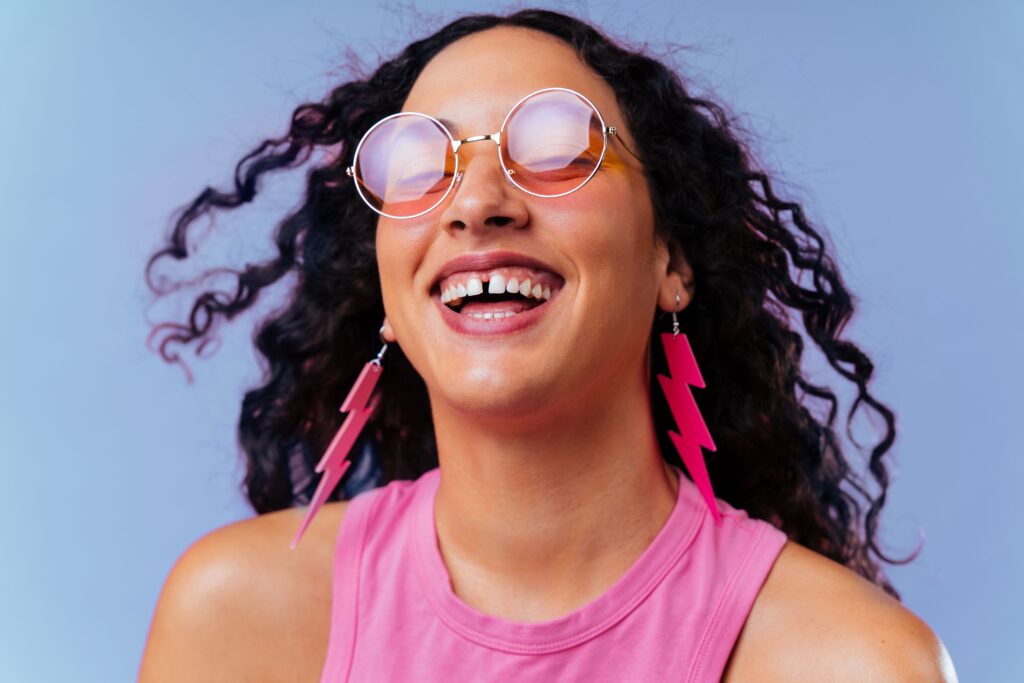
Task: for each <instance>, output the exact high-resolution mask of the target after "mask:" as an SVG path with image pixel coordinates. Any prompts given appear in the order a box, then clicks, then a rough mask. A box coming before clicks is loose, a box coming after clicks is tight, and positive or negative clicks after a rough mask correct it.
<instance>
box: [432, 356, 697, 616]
mask: <svg viewBox="0 0 1024 683" xmlns="http://www.w3.org/2000/svg"><path fill="white" fill-rule="evenodd" d="M636 374H637V375H638V377H637V378H636V379H635V380H633V381H619V382H615V383H613V382H610V383H609V385H610V386H609V388H608V390H606V391H599V392H594V394H593V395H592V396H591V397H590V398H589V399H588V400H587V401H585V402H583V401H581V402H576V403H575V404H574V406H573V409H572V411H571V412H569V411H562V412H561V413H560V414H557V415H551V416H548V417H547V418H545V419H524V420H522V421H519V422H518V423H517V425H516V426H515V428H514V429H513V428H510V429H495V427H494V424H493V423H491V424H483V423H480V422H477V421H474V420H473V419H471V418H467V417H466V416H465V415H463V414H458V413H455V412H452V411H448V410H446V409H445V408H444V407H443V406H438V405H435V406H434V408H433V412H434V423H435V433H436V434H437V446H438V459H439V464H440V469H441V481H440V484H439V488H438V491H437V498H436V501H435V522H436V526H437V533H438V545H439V548H440V551H441V555H442V557H443V558H444V561H445V564H446V566H447V568H448V572H449V575H450V577H451V580H452V587H453V589H454V591H455V593H456V594H457V595H458V596H459V597H460V598H461V599H462V600H463V601H464V602H466V603H467V604H470V605H472V606H474V607H476V608H477V609H479V610H480V611H483V612H485V613H489V614H494V615H497V616H502V617H505V618H509V619H515V620H520V621H540V620H546V619H551V618H555V617H557V616H560V615H561V614H565V613H568V612H571V611H573V610H574V609H576V608H578V607H580V606H582V605H584V604H587V603H588V602H590V601H591V600H593V599H594V598H596V597H598V596H599V595H600V594H601V593H603V592H604V591H605V590H607V589H608V588H609V587H610V586H611V585H612V584H614V583H615V581H617V580H618V579H619V578H620V577H621V576H622V575H623V574H624V573H625V572H626V571H627V570H628V569H629V568H630V567H631V566H632V565H633V564H634V563H635V562H636V560H637V559H638V558H639V556H640V555H641V554H642V553H643V551H644V550H645V549H646V548H647V546H649V545H650V543H651V541H652V540H653V539H654V537H655V536H656V535H657V533H658V532H659V531H660V530H661V528H662V527H663V526H664V524H665V522H666V521H667V519H668V517H669V515H670V514H671V512H672V509H673V507H674V506H675V501H676V496H677V491H678V486H679V482H678V480H677V477H676V474H675V473H674V472H673V471H672V470H671V468H669V467H668V465H666V464H665V462H664V460H663V459H662V457H661V453H660V451H659V449H658V444H657V439H656V435H655V430H654V424H653V420H652V418H651V410H650V403H649V397H648V396H649V395H648V392H647V381H646V378H645V376H644V375H641V374H640V373H636ZM618 379H619V380H623V378H618Z"/></svg>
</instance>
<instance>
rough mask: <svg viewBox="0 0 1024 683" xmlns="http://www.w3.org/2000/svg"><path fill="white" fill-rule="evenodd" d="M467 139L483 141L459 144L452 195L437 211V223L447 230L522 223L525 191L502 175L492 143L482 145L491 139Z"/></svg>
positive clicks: (523, 224)
mask: <svg viewBox="0 0 1024 683" xmlns="http://www.w3.org/2000/svg"><path fill="white" fill-rule="evenodd" d="M471 141H472V142H481V143H483V144H477V145H466V144H463V145H460V147H459V150H458V154H459V172H458V175H457V176H456V178H455V187H453V188H452V198H451V199H450V200H449V201H448V202H447V203H446V205H445V207H444V211H443V212H442V213H441V217H440V219H441V225H442V226H443V227H444V229H445V230H447V231H448V232H450V233H456V232H458V231H462V230H469V231H485V232H486V231H488V230H489V229H491V228H501V227H509V228H520V227H523V226H525V225H526V224H527V222H528V221H529V212H528V211H527V207H526V203H525V193H523V192H520V191H518V190H517V189H516V188H515V186H514V185H512V183H511V182H510V181H509V180H508V178H506V177H505V170H504V169H503V168H502V166H501V161H500V160H499V159H498V148H497V146H496V144H494V145H489V144H486V142H488V141H490V142H494V141H493V140H489V139H486V138H485V139H479V140H476V139H474V140H471ZM470 150H472V151H470Z"/></svg>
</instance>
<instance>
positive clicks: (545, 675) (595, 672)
mask: <svg viewBox="0 0 1024 683" xmlns="http://www.w3.org/2000/svg"><path fill="white" fill-rule="evenodd" d="M676 469H677V471H678V468H676ZM439 481H440V470H439V469H437V468H435V469H432V470H430V471H428V472H426V473H424V474H423V475H422V476H421V477H420V478H419V479H416V480H414V481H409V480H401V481H393V482H391V483H389V484H388V485H386V486H383V487H380V488H376V489H372V490H369V491H365V492H363V493H361V494H360V495H358V496H356V497H355V498H353V499H352V500H351V501H350V502H349V505H348V509H347V510H346V511H345V514H344V515H343V517H342V522H341V525H340V527H339V531H338V536H337V543H336V546H335V552H334V573H333V582H334V583H333V588H332V591H333V593H332V606H331V631H330V638H329V644H328V649H327V660H326V662H325V664H324V669H323V674H322V677H321V679H320V680H321V683H326V682H328V681H329V682H330V683H341V682H342V681H352V682H358V683H364V682H367V681H371V682H375V683H376V682H392V681H402V682H403V683H408V682H409V681H416V682H417V683H440V682H442V681H443V682H444V683H450V682H451V681H545V682H546V681H587V682H588V683H602V682H605V681H615V683H621V682H622V681H664V680H670V679H671V680H675V681H688V682H691V683H692V682H695V681H700V682H703V681H718V680H719V679H720V678H721V676H722V672H723V670H724V669H725V665H726V662H727V660H728V658H729V654H730V653H731V651H732V648H733V645H734V644H735V642H736V639H737V638H738V637H739V633H740V629H741V628H742V626H743V623H744V621H745V620H746V618H747V614H748V613H749V612H750V608H751V607H752V605H753V603H754V599H755V598H756V597H757V594H758V592H759V591H760V589H761V586H762V584H763V583H764V580H765V578H766V577H767V575H768V572H769V571H770V569H771V567H772V565H773V564H774V562H775V558H776V557H777V556H778V554H779V552H780V551H781V550H782V546H783V545H784V544H785V542H786V535H785V534H784V533H783V532H782V531H780V530H778V529H776V528H775V527H774V526H772V525H771V524H769V523H768V522H765V521H762V520H758V519H753V518H751V517H749V516H748V515H747V513H746V512H745V511H743V510H739V509H735V508H733V507H731V506H730V505H729V504H728V503H726V502H725V501H723V500H721V499H719V503H718V504H719V510H720V511H721V513H722V517H723V520H722V522H721V524H719V525H718V526H716V525H715V522H714V519H713V518H712V517H711V513H710V512H709V511H708V508H707V506H706V504H705V503H704V500H703V498H701V496H700V493H699V492H698V490H697V488H696V486H695V485H694V484H693V482H691V481H690V480H689V479H687V478H686V477H685V476H684V475H682V473H681V472H680V478H679V484H680V485H679V495H678V496H677V499H676V504H675V507H674V508H673V510H672V513H671V514H670V516H669V518H668V520H667V521H666V523H665V524H664V526H663V527H662V528H661V530H660V531H659V532H658V534H657V535H656V536H655V538H654V540H653V541H652V542H651V544H650V545H649V546H648V547H647V549H646V550H645V551H644V552H643V553H642V554H641V555H640V557H639V558H638V559H637V560H636V562H635V563H634V564H633V566H632V567H631V568H630V569H629V570H628V571H627V572H626V573H625V574H624V575H623V576H622V577H620V578H619V580H618V581H617V582H616V583H615V584H614V585H612V586H611V588H609V589H608V590H607V591H605V593H604V594H602V595H601V596H599V597H598V598H596V599H595V600H593V601H592V602H590V603H589V604H587V605H584V606H583V607H580V608H579V609H577V610H576V611H574V612H572V613H570V614H567V615H564V616H561V617H558V618H557V619H553V620H550V621H544V622H533V623H529V622H516V621H509V620H507V619H501V618H498V617H495V616H491V615H488V614H485V613H483V612H480V611H478V610H476V609H475V608H473V607H471V606H469V605H468V604H466V603H464V602H462V600H461V599H460V598H459V597H458V596H457V595H456V594H455V593H454V591H453V590H452V588H451V583H450V580H449V577H448V570H447V568H446V566H445V564H444V561H443V559H442V557H441V552H440V550H439V549H438V546H437V535H436V530H435V526H434V494H435V492H436V490H437V486H438V482H439Z"/></svg>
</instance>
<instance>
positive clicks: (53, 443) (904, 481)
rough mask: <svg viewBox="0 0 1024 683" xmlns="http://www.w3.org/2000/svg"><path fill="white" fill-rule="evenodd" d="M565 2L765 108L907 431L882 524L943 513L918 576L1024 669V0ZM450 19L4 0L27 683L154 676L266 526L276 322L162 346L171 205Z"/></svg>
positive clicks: (247, 233)
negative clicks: (157, 619)
mask: <svg viewBox="0 0 1024 683" xmlns="http://www.w3.org/2000/svg"><path fill="white" fill-rule="evenodd" d="M854 5H855V6H854ZM424 6H426V5H425V4H424ZM447 6H448V7H449V9H448V10H446V13H445V15H444V18H446V19H447V18H452V17H453V16H454V15H455V13H456V12H458V11H462V10H468V9H476V10H478V9H481V8H500V7H502V6H501V5H489V4H487V3H447ZM549 6H552V7H554V8H561V9H565V10H568V11H571V12H575V13H577V14H580V15H582V16H583V17H588V18H590V19H592V20H594V21H596V22H598V23H599V24H601V25H603V26H605V27H607V28H608V29H609V31H610V32H612V33H613V34H616V35H619V36H624V37H626V38H631V39H634V40H636V41H638V42H639V41H641V40H648V41H650V42H651V43H652V44H653V45H654V46H656V47H657V46H658V45H663V44H664V43H665V42H666V41H674V42H679V43H686V44H690V45H692V46H694V49H690V50H685V51H683V52H680V53H679V58H680V59H681V60H682V61H683V62H684V63H685V64H686V69H687V74H688V75H689V76H690V78H691V79H693V83H694V87H695V89H696V92H697V93H698V94H709V92H710V91H709V88H713V89H714V92H713V93H711V94H712V95H713V96H715V97H718V98H719V99H720V100H722V101H723V102H724V103H725V104H726V105H727V106H729V107H730V108H731V109H732V110H733V111H735V112H736V113H738V114H740V115H742V116H743V120H744V122H745V123H746V124H747V125H748V126H749V127H750V128H751V129H752V130H753V131H754V132H755V133H756V135H757V136H758V140H759V142H758V144H757V148H756V149H757V151H758V152H759V154H760V155H761V158H762V160H763V161H764V163H765V164H766V165H767V167H768V168H769V170H770V171H772V172H779V171H780V170H781V176H780V178H781V179H782V180H785V181H786V184H780V185H779V186H778V189H779V191H780V192H785V193H787V196H788V197H791V198H794V199H797V200H798V201H801V202H803V203H804V207H805V210H806V212H807V215H808V216H809V218H810V219H811V220H812V221H813V222H814V223H815V224H816V225H818V226H823V227H824V229H826V230H828V231H829V232H830V233H831V235H832V239H833V241H834V242H835V244H836V247H837V250H838V254H839V259H840V262H841V265H842V268H843V273H844V275H845V277H846V279H847V282H848V285H849V286H850V288H851V289H852V291H853V292H854V293H855V294H856V295H857V296H858V298H859V301H860V305H859V309H858V313H857V315H856V317H855V318H854V320H853V322H852V324H851V325H850V327H849V328H848V336H849V337H850V338H851V339H853V340H854V341H856V342H858V343H859V344H861V345H862V347H863V348H864V349H865V351H866V352H867V353H868V354H869V355H870V356H871V358H872V359H873V360H874V361H875V363H876V379H875V381H874V383H873V388H874V391H875V393H876V395H877V396H878V397H880V398H881V399H882V400H883V401H886V402H887V403H889V404H890V405H891V406H892V407H893V408H894V409H895V410H896V413H897V415H898V420H899V430H900V432H899V436H898V439H897V441H896V444H895V447H894V450H893V451H891V452H890V456H892V458H893V459H892V460H891V462H894V463H895V465H894V467H893V472H894V476H895V477H896V479H895V483H894V485H893V486H892V487H891V489H890V492H889V504H888V505H887V507H886V512H885V515H884V517H883V520H884V522H885V525H886V526H885V537H886V539H887V540H888V541H889V545H890V547H891V548H892V550H893V552H894V553H895V554H897V555H901V554H903V553H905V552H906V551H909V550H910V549H911V548H912V547H913V546H914V544H915V542H916V540H917V529H918V527H921V528H923V529H924V533H925V546H924V551H923V553H922V554H921V556H920V559H919V560H918V561H917V562H915V563H914V564H912V565H911V566H910V567H908V568H892V569H890V570H889V571H890V576H891V577H892V579H893V580H894V581H895V583H896V585H897V588H898V589H900V590H901V591H902V593H903V595H904V598H905V603H906V604H907V606H908V607H910V608H911V609H912V610H914V611H915V612H916V613H918V614H919V615H921V616H922V617H923V618H924V619H925V620H926V621H927V622H928V623H929V624H930V625H931V626H932V627H933V628H934V629H935V630H936V632H938V633H939V635H940V636H941V637H942V638H943V640H944V641H945V643H946V644H947V646H948V647H949V650H950V651H951V653H952V655H953V658H954V661H955V663H956V665H957V668H958V671H959V673H960V675H961V678H962V679H963V680H965V681H1011V680H1016V681H1019V680H1024V648H1022V647H1021V645H1022V644H1024V619H1022V618H1021V613H1022V608H1024V600H1022V595H1024V590H1022V588H1021V576H1022V564H1024V563H1022V552H1024V551H1022V550H1021V541H1022V534H1021V523H1022V521H1024V519H1022V514H1021V507H1020V498H1021V496H1020V491H1021V480H1022V477H1024V464H1022V459H1021V447H1020V425H1021V418H1020V409H1021V407H1022V402H1021V400H1020V398H1019V397H1020V384H1021V380H1022V379H1024V373H1022V361H1021V349H1022V348H1024V334H1022V330H1024V326H1022V324H1021V319H1020V316H1021V312H1022V306H1021V300H1022V297H1024V286H1022V282H1024V235H1022V225H1024V223H1022V218H1024V208H1022V206H1024V205H1022V203H1021V200H1020V198H1021V196H1022V195H1024V172H1022V170H1021V165H1022V163H1024V134H1022V132H1021V126H1022V125H1024V81H1022V80H1021V74H1022V73H1024V4H1021V3H1017V2H1013V1H1012V0H1007V1H1006V2H979V3H970V4H968V3H952V2H948V3H947V2H919V3H907V2H875V3H863V2H862V3H844V4H843V5H842V6H841V5H840V4H839V3H821V2H772V3H766V2H756V1H748V2H716V3H710V2H699V3H698V2H667V1H665V2H650V1H648V2H643V1H640V2H630V3H626V2H621V3H611V2H579V3H569V4H566V3H561V4H554V5H549ZM425 14H427V18H428V21H421V20H420V19H416V18H413V17H412V16H411V15H410V14H409V13H408V11H407V9H406V8H405V7H404V6H403V4H398V3H393V2H384V3H380V2H378V3H362V2H361V3H343V2H338V1H337V0H335V1H334V2H314V1H312V0H305V1H301V2H287V3H285V2H280V3H269V2H230V3H229V2H221V3H202V2H197V1H195V0H189V1H180V2H175V3H160V4H156V3H150V4H149V6H146V7H142V4H141V3H130V2H108V3H103V4H100V3H93V4H92V6H88V3H81V2H74V3H73V2H66V3H62V2H29V1H27V0H23V1H22V2H13V3H12V2H10V1H7V2H0V199H2V202H0V259H2V267H0V325H2V328H0V457H2V467H3V471H2V474H0V501H3V506H4V508H3V514H2V516H0V524H2V527H0V538H2V539H3V545H2V551H0V557H2V560H0V606H2V607H0V679H2V680H4V681H59V680H77V681H126V680H132V679H134V677H135V675H136V671H137V667H138V663H139V659H140V655H141V652H142V648H143V644H144V640H145V637H146V632H147V629H148V626H149V621H150V617H151V614H152V610H153V607H154V604H155V602H156V599H157V595H158V592H159V590H160V587H161V585H162V583H163V580H164V578H165V577H166V574H167V572H168V570H169V569H170V567H171V565H172V563H173V562H174V560H175V559H176V558H177V557H178V556H179V555H180V554H181V552H182V551H183V550H184V549H185V548H186V547H187V546H188V545H189V544H190V543H191V542H192V541H194V540H195V539H197V538H198V537H199V536H201V535H203V534H205V533H207V532H208V531H210V530H211V529H213V528H216V527H218V526H220V525H223V524H226V523H228V522H231V521H233V520H237V519H240V518H242V517H245V516H248V515H250V514H251V512H250V510H249V508H248V507H247V506H246V504H245V502H244V500H243V498H242V496H241V494H240V493H239V482H240V480H241V476H242V471H243V469H242V461H241V459H240V457H239V455H238V451H237V448H236V445H235V432H234V430H235V420H236V418H237V413H238V409H239V404H240V400H241V395H242V392H243V391H244V390H245V388H247V387H248V386H250V385H252V384H253V383H254V382H255V381H256V380H257V378H258V366H257V361H256V358H255V356H254V353H253V351H252V350H251V349H250V343H249V334H250V330H251V325H252V321H253V318H252V316H247V317H245V318H244V319H242V320H239V321H238V322H237V323H236V324H234V325H232V326H231V327H229V328H226V329H225V330H224V333H223V337H224V344H223V346H222V348H221V349H220V351H219V353H217V354H216V355H215V356H213V358H212V359H211V360H206V361H195V360H192V361H191V362H190V365H191V367H192V368H193V370H194V371H195V372H196V383H195V384H194V385H188V384H186V383H185V382H184V381H183V375H182V373H181V371H180V369H178V368H176V367H172V366H167V365H164V364H163V363H162V362H161V361H160V360H159V359H158V358H157V357H156V356H155V355H153V354H151V353H150V352H149V351H147V350H146V348H145V345H144V340H145V336H146V334H147V332H148V329H149V328H148V326H147V321H146V316H147V315H149V316H151V317H152V318H153V319H164V318H165V317H166V315H168V314H173V313H175V312H177V313H178V314H180V313H182V312H183V311H184V306H185V305H186V304H187V303H188V301H187V299H185V298H183V297H179V298H178V299H177V301H176V302H175V301H170V302H164V303H162V304H160V306H158V307H156V308H152V309H149V308H147V303H148V297H147V293H146V290H145V289H144V285H143V281H142V268H143V263H144V259H145V258H146V257H147V256H148V255H149V254H150V253H151V251H152V250H153V249H154V248H155V247H157V246H158V245H159V244H160V240H161V238H162V236H163V234H164V232H165V228H166V226H167V221H168V217H169V216H170V214H171V212H172V211H173V209H175V208H176V207H178V206H180V205H181V204H183V203H184V202H186V201H188V200H191V199H192V198H193V197H194V196H195V195H196V194H197V193H198V192H199V191H200V190H201V189H202V188H203V187H204V186H205V185H206V184H211V183H212V184H216V185H218V186H219V187H226V183H227V181H228V180H229V179H230V177H231V174H232V172H233V168H234V164H235V163H236V162H237V160H238V159H240V158H241V156H242V155H243V154H244V153H245V152H247V151H248V150H249V149H250V148H252V147H253V146H254V145H255V144H256V143H257V142H258V141H259V140H261V139H262V138H263V137H265V136H270V135H277V134H279V133H280V132H282V131H283V130H284V129H285V126H286V123H287V121H288V118H289V116H290V114H291V111H292V109H293V108H294V107H295V106H296V105H297V104H299V103H300V102H303V101H307V100H316V99H319V98H320V97H321V95H322V94H323V93H325V92H326V91H327V89H328V88H329V87H330V84H331V83H332V82H334V80H335V79H337V78H341V77H342V76H343V74H342V72H341V71H340V70H338V67H339V65H341V64H342V63H343V62H344V54H345V48H346V46H353V47H356V48H358V49H360V50H361V51H362V53H363V54H364V55H365V56H366V58H367V60H368V61H369V62H371V63H373V62H375V61H376V55H377V52H376V50H378V49H379V51H380V54H382V55H389V54H391V53H392V52H393V51H394V50H395V49H397V48H398V47H400V46H401V45H403V44H404V43H405V42H408V40H409V39H412V38H414V37H419V35H420V34H421V32H423V31H424V30H425V29H424V26H425V25H429V26H431V27H433V26H437V25H439V24H437V23H436V22H431V21H429V19H430V17H431V16H433V15H432V14H430V13H426V12H425ZM301 175H302V174H301V173H293V174H291V176H289V177H282V178H278V179H274V180H272V181H271V182H270V183H268V184H267V185H266V188H267V193H266V196H264V197H263V198H261V199H260V200H259V201H258V202H257V204H256V205H255V206H254V207H252V208H248V209H245V210H241V211H236V212H232V213H233V214H235V215H231V214H228V215H226V216H224V217H222V218H221V219H220V222H219V227H218V230H215V231H214V232H213V234H212V236H211V237H210V239H209V241H208V243H207V244H206V245H204V250H203V252H202V253H203V254H204V255H205V256H209V257H210V261H209V263H211V264H212V263H222V262H224V261H225V259H227V260H228V262H229V263H232V264H240V263H243V262H245V261H246V260H252V259H255V258H259V257H260V256H261V255H268V254H270V253H271V245H270V242H269V241H268V235H269V231H270V228H271V226H272V224H273V220H274V218H275V217H276V216H279V215H281V214H282V213H284V212H285V211H287V210H288V209H290V208H292V207H293V206H295V205H296V203H297V202H298V201H299V195H298V194H297V192H298V188H299V187H300V185H301V181H302V178H301ZM220 233H223V234H222V235H220ZM218 235H220V236H218ZM205 256H204V258H205ZM204 263H205V261H204ZM263 310H266V307H265V306H264V307H263ZM826 379H829V380H830V381H832V382H833V384H834V385H835V386H842V385H845V384H846V383H845V382H842V383H841V382H840V380H839V379H838V378H836V377H835V376H834V375H833V376H831V377H828V378H826ZM844 391H845V387H844ZM869 438H870V434H868V435H867V436H866V437H865V438H864V439H862V440H868V439H869ZM855 457H857V456H856V454H855Z"/></svg>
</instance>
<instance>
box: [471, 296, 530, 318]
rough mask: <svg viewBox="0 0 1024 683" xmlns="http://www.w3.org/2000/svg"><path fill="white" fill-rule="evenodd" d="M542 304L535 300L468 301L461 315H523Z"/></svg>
mask: <svg viewBox="0 0 1024 683" xmlns="http://www.w3.org/2000/svg"><path fill="white" fill-rule="evenodd" d="M540 304H541V302H540V301H537V300H535V299H510V300H508V301H467V302H466V303H464V304H462V308H460V309H459V313H461V314H462V315H469V314H470V313H504V312H506V311H512V312H513V313H522V312H523V311H528V310H530V309H531V308H535V307H536V306H539V305H540Z"/></svg>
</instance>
